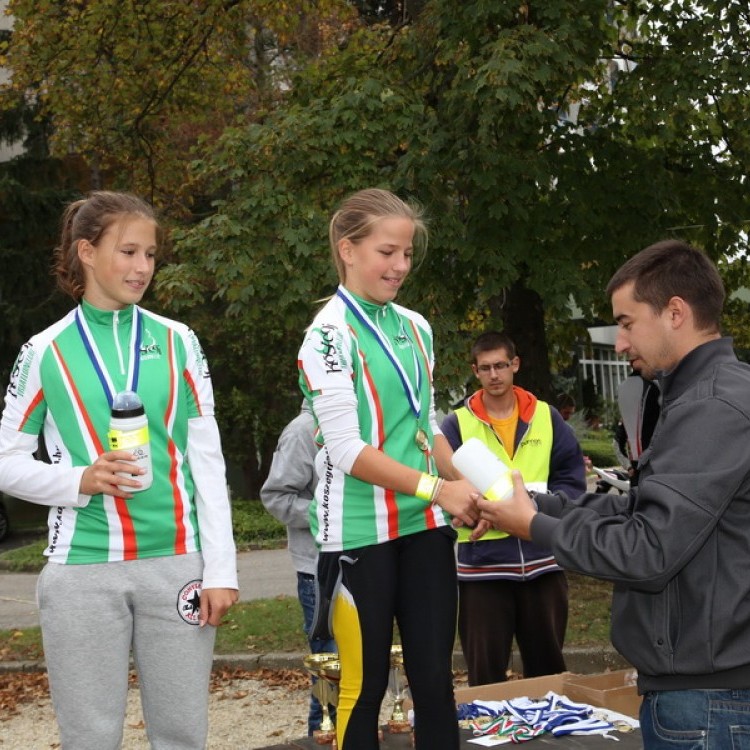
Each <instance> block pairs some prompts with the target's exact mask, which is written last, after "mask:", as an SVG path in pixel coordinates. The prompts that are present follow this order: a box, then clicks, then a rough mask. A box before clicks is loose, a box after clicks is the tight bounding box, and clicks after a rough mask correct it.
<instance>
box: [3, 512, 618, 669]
mask: <svg viewBox="0 0 750 750" xmlns="http://www.w3.org/2000/svg"><path fill="white" fill-rule="evenodd" d="M233 517H234V526H235V539H236V541H237V546H238V548H239V549H243V550H247V549H258V548H273V547H279V546H283V544H284V540H285V539H286V532H285V529H284V527H283V526H282V525H281V524H280V523H278V522H277V521H276V520H275V519H273V518H272V517H271V516H269V514H268V513H266V511H265V509H264V508H263V506H262V505H261V504H260V503H258V502H247V501H235V503H234V507H233ZM44 546H45V542H44V541H43V540H38V541H34V542H32V543H31V544H28V545H26V546H24V547H19V548H17V549H14V550H9V551H7V552H4V553H2V555H0V559H2V560H3V561H4V562H5V563H6V565H7V566H10V567H11V569H12V570H26V571H36V570H39V569H40V568H41V566H42V565H43V563H44V558H43V556H42V550H43V549H44ZM568 581H569V585H570V593H569V601H570V614H569V619H568V631H567V635H566V641H565V642H566V644H567V645H568V646H590V645H599V646H601V645H606V644H608V643H609V611H610V600H611V592H612V586H611V584H608V583H604V582H602V581H597V580H594V579H592V578H587V577H585V576H579V575H576V574H573V573H569V574H568ZM305 650H307V641H306V639H305V636H304V634H303V632H302V610H301V608H300V605H299V602H298V601H297V599H296V598H294V597H288V596H279V597H274V598H272V599H257V600H254V601H250V602H240V603H239V604H237V605H235V606H234V607H232V609H231V610H230V611H229V613H228V614H227V616H226V617H225V618H224V622H223V624H222V626H221V627H220V628H219V632H218V634H217V639H216V653H219V654H232V653H268V652H279V651H280V652H284V651H287V652H303V651H305ZM41 658H43V653H42V645H41V634H40V631H39V628H28V629H25V630H0V661H24V660H39V659H41Z"/></svg>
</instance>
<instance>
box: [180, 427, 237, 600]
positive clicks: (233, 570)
mask: <svg viewBox="0 0 750 750" xmlns="http://www.w3.org/2000/svg"><path fill="white" fill-rule="evenodd" d="M187 459H188V463H189V464H190V472H191V473H192V475H193V481H194V482H195V508H196V512H197V513H198V529H199V532H200V538H201V550H202V552H203V564H204V569H203V588H204V589H210V588H222V589H239V584H238V581H237V552H236V549H235V545H234V537H233V536H232V508H231V505H230V504H229V493H228V491H227V482H226V467H225V464H224V456H223V454H222V452H221V438H220V436H219V428H218V426H217V424H216V420H215V419H214V418H213V417H197V418H195V419H190V420H188V449H187Z"/></svg>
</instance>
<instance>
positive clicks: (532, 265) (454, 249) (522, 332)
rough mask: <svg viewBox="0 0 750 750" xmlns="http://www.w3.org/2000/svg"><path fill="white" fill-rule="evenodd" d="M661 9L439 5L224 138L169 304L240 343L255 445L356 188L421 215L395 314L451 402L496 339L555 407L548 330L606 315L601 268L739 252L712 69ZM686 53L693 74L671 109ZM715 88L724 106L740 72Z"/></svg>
mask: <svg viewBox="0 0 750 750" xmlns="http://www.w3.org/2000/svg"><path fill="white" fill-rule="evenodd" d="M673 5H674V6H675V14H674V15H672V16H669V15H667V11H666V10H664V9H663V8H662V7H661V6H660V5H657V4H647V3H642V4H634V3H628V4H627V7H625V5H624V4H620V5H619V6H617V7H613V6H612V5H611V4H610V3H608V2H605V0H586V1H585V2H582V1H578V0H577V1H576V2H573V1H572V0H570V1H568V0H554V1H552V0H549V1H548V2H545V3H539V4H522V5H521V6H520V8H519V5H518V4H517V3H514V2H495V3H485V2H479V1H477V2H466V3H461V4H456V3H452V2H447V0H446V1H442V0H433V1H432V2H428V3H426V4H425V5H424V7H423V9H422V11H421V13H420V14H419V15H418V17H417V18H416V19H415V20H413V21H412V22H411V23H409V24H406V25H404V24H401V23H399V24H398V25H396V26H390V25H388V24H377V23H375V24H372V25H370V26H368V27H367V28H365V29H362V30H360V31H359V32H358V33H356V34H352V35H351V36H349V37H348V38H347V39H346V43H345V44H342V45H341V49H340V50H339V51H338V52H336V53H335V54H331V55H329V56H327V57H326V58H325V59H321V60H316V61H315V63H314V64H313V65H310V66H308V67H307V68H305V69H302V70H300V71H299V73H298V75H297V76H296V77H295V78H293V79H292V84H293V85H292V89H291V91H290V94H289V96H288V98H287V100H286V101H285V102H284V106H283V107H280V108H278V109H277V110H276V111H275V112H273V113H271V114H270V115H269V117H268V118H266V119H265V120H264V121H263V122H261V123H253V124H251V125H248V126H246V127H240V128H237V129H232V130H230V131H226V132H225V134H224V137H223V138H222V140H221V143H220V146H219V148H217V150H216V151H215V153H214V154H212V155H210V156H207V157H206V158H205V159H204V160H202V161H201V162H200V165H199V166H200V170H201V176H202V177H204V178H205V177H206V176H208V175H210V176H212V177H213V178H214V179H215V180H216V182H215V189H217V190H218V189H219V187H220V186H222V185H223V186H229V188H228V189H227V190H226V191H225V194H224V198H223V199H222V200H221V201H220V202H219V203H217V204H216V214H215V215H213V216H211V217H210V218H209V219H207V220H206V221H205V222H203V223H202V224H201V225H200V226H198V227H196V228H195V229H193V230H192V231H190V232H189V233H187V234H185V235H184V236H183V237H182V238H181V239H180V241H179V242H178V253H177V258H178V260H179V261H180V262H179V263H178V264H176V265H175V266H173V267H171V268H170V269H168V270H167V273H166V275H165V277H164V278H163V280H162V281H163V284H162V287H161V289H162V292H163V293H164V294H165V298H167V299H169V300H170V304H175V303H177V302H178V300H179V301H180V303H181V304H195V303H197V302H199V300H200V298H201V297H202V296H203V295H204V294H205V293H208V294H209V295H211V296H212V299H213V300H214V303H216V304H220V306H221V309H222V310H224V311H225V312H226V315H227V316H228V317H229V319H230V320H233V321H234V322H233V323H232V324H231V325H232V326H244V327H243V328H242V330H243V333H244V336H245V338H243V339H242V340H239V339H235V344H234V346H235V347H236V349H233V352H234V356H236V357H237V359H238V361H241V362H243V363H244V366H245V368H246V372H245V374H244V376H243V373H240V372H237V373H234V374H233V375H232V376H231V377H232V379H233V380H234V382H236V383H240V382H244V383H245V385H244V386H242V387H241V388H240V391H241V392H242V393H243V394H244V396H243V397H244V398H246V399H248V400H253V401H256V402H257V404H256V405H255V406H250V405H249V404H248V407H249V411H251V412H252V413H254V414H256V415H258V414H263V415H264V417H265V412H266V411H267V410H266V409H264V407H263V404H262V402H263V399H264V397H263V396H262V395H261V394H266V395H265V398H266V399H268V398H269V395H270V394H273V398H272V400H271V401H268V400H267V401H266V404H267V405H270V404H271V403H273V404H278V408H279V412H278V417H279V421H278V424H271V420H273V416H271V415H269V420H268V421H265V420H264V422H263V425H262V426H261V427H260V432H256V433H255V434H256V435H259V436H260V434H261V432H262V431H263V430H265V429H270V430H271V432H272V433H275V432H278V428H279V426H280V424H283V422H284V421H286V419H287V418H289V417H290V416H291V414H292V413H293V411H294V409H296V401H295V399H294V397H293V394H294V390H293V383H294V380H295V372H294V360H295V353H296V348H297V346H298V344H299V341H300V338H301V331H302V329H303V327H304V325H305V324H306V322H307V321H309V319H310V317H311V316H312V313H313V308H314V305H313V304H311V301H312V300H316V299H319V298H321V297H323V296H325V295H326V294H329V293H331V292H332V291H333V288H334V284H335V279H334V278H333V276H332V272H331V270H330V268H329V263H328V260H327V251H326V250H325V247H324V246H325V236H326V232H325V217H326V216H327V215H328V214H329V213H330V211H331V210H332V208H333V206H334V205H335V204H336V202H337V201H338V200H339V199H340V198H341V197H342V196H343V195H344V194H346V193H348V192H351V191H353V190H356V189H358V188H360V187H362V186H365V185H382V186H386V187H390V188H392V189H395V190H396V191H398V192H399V193H401V194H402V195H404V196H413V197H416V198H418V199H419V200H420V201H421V202H422V203H423V204H424V205H425V206H426V208H427V214H428V216H429V217H430V220H431V227H432V241H431V249H430V251H429V253H428V255H427V257H426V258H425V259H424V260H423V261H422V262H421V264H420V265H419V268H418V269H417V270H416V271H415V273H414V274H413V275H412V278H411V282H410V283H409V284H408V285H407V287H406V288H405V289H404V290H403V292H402V297H401V299H402V300H403V301H404V302H405V303H406V304H411V305H413V306H415V307H416V308H418V309H420V310H421V311H423V312H424V313H426V314H427V316H428V318H430V319H431V320H432V321H433V324H434V327H435V330H436V338H437V344H438V350H439V352H440V355H441V358H440V363H439V370H438V385H439V387H440V391H441V394H442V396H443V399H444V400H443V403H445V402H446V401H447V400H448V399H449V397H450V393H451V389H455V388H456V387H457V385H459V384H460V383H461V382H463V380H464V379H465V376H466V372H467V368H466V363H465V362H466V354H467V346H468V342H467V334H470V333H472V332H474V331H476V330H477V328H479V327H487V326H497V327H502V328H506V329H507V330H508V331H509V332H510V333H511V335H513V336H514V338H515V339H516V340H517V342H518V344H519V347H520V349H521V352H522V354H523V356H524V362H525V366H524V369H523V370H522V373H524V374H525V376H526V377H525V383H526V384H530V385H531V386H532V388H533V389H534V390H536V391H537V392H538V393H540V394H541V395H546V396H548V397H550V396H551V395H552V392H551V389H550V377H549V371H550V367H549V361H548V354H547V352H548V348H549V347H548V342H547V341H546V333H547V331H548V330H550V325H549V321H550V320H553V321H558V320H560V319H562V320H565V319H567V317H568V316H569V305H570V300H571V299H573V300H574V301H575V302H576V303H577V304H578V305H579V306H581V307H582V309H584V310H586V311H589V312H590V314H592V315H593V314H596V313H597V312H598V313H599V314H601V315H603V316H606V315H607V313H605V310H606V308H607V301H606V300H604V299H603V295H602V292H601V290H602V289H603V286H604V284H605V283H606V280H607V278H608V277H609V275H610V274H611V273H612V271H613V270H614V269H615V268H616V267H617V266H618V265H619V264H620V263H621V262H622V260H623V259H624V258H625V257H627V256H628V255H630V254H632V253H633V252H635V251H636V250H638V249H640V248H641V247H643V246H645V245H646V244H649V243H650V242H653V241H656V240H658V239H662V238H663V237H664V236H668V235H671V234H675V233H677V231H678V230H676V229H675V227H680V226H686V225H693V224H700V225H701V226H702V227H703V229H702V231H701V233H700V234H698V235H697V236H694V237H691V238H690V239H692V240H693V241H695V242H697V243H698V244H700V245H701V246H703V247H705V248H706V249H707V250H708V251H709V252H710V253H712V255H713V256H714V257H717V256H718V251H719V249H727V248H734V249H736V248H740V247H741V235H740V234H739V231H738V230H739V228H740V224H739V217H740V216H742V214H743V212H744V211H745V210H746V208H747V202H746V198H745V197H744V196H743V194H742V191H741V190H740V186H739V182H740V179H739V178H740V176H741V174H742V171H741V170H742V167H741V164H740V162H739V161H738V160H735V159H728V158H717V154H716V150H715V149H716V147H717V145H719V144H720V142H721V137H720V132H721V129H720V128H719V127H718V124H719V121H718V119H717V112H718V110H717V109H715V108H711V107H708V106H705V107H704V108H700V107H697V106H696V101H697V99H696V97H697V94H698V93H699V92H701V91H702V90H703V89H704V87H705V82H704V75H705V73H706V71H707V70H709V69H710V68H711V65H712V60H713V56H714V55H713V53H714V50H713V47H712V45H711V44H710V43H709V42H707V41H705V40H703V39H702V37H701V30H700V28H697V27H692V28H691V29H690V33H689V34H688V31H687V30H683V31H680V32H679V33H678V31H679V30H680V28H681V26H680V24H681V23H682V20H681V17H680V15H679V12H678V9H677V6H678V5H679V4H673ZM670 24H671V26H670V28H672V27H673V28H674V30H675V35H674V36H672V37H669V38H666V37H665V35H664V28H665V25H670ZM730 25H731V24H730ZM742 28H744V27H742ZM703 31H705V29H703ZM725 31H727V29H724V28H723V27H722V28H721V29H718V27H717V30H716V32H715V33H716V34H718V33H719V32H721V33H724V32H725ZM729 31H731V29H729ZM628 34H631V35H632V38H631V36H627V35H628ZM686 34H687V35H688V38H687V39H684V38H683V36H684V35H686ZM734 36H735V39H734V41H735V42H738V43H739V42H740V41H741V39H740V37H741V33H739V31H738V30H737V29H735V32H734ZM626 40H627V44H626ZM698 41H701V42H702V43H701V44H700V45H698ZM685 48H687V49H689V50H690V51H691V54H693V55H695V58H696V60H695V62H694V65H692V66H689V67H688V71H689V72H690V80H688V81H682V82H681V85H680V87H679V88H678V90H677V92H675V88H674V86H672V85H671V82H672V81H673V79H674V71H675V65H676V64H678V61H680V60H681V59H682V58H683V57H684V54H685ZM636 57H637V58H638V62H639V64H638V66H637V67H636V68H635V73H633V72H631V73H629V74H627V75H624V74H621V75H619V76H618V77H617V78H616V85H614V86H613V85H612V84H613V80H614V79H615V77H614V76H613V74H612V73H613V66H614V65H615V64H619V65H620V66H621V67H625V65H626V64H631V67H632V62H633V60H634V59H635V58H636ZM722 75H724V76H725V77H726V78H727V80H728V85H729V86H730V88H733V89H738V82H739V80H740V78H739V70H737V69H734V66H729V67H728V68H727V70H726V71H724V73H723V74H722ZM700 101H701V102H703V103H704V104H709V103H711V104H713V100H712V101H711V102H709V101H708V100H707V99H706V97H704V98H703V99H700ZM737 106H738V105H737V104H735V109H734V110H733V112H736V111H737ZM732 122H733V120H732ZM727 127H729V125H728V124H727V123H725V124H724V125H723V129H724V132H726V130H727ZM222 258H224V259H226V258H228V259H230V262H229V264H228V265H227V266H225V267H222V266H221V260H222ZM269 311H272V313H271V315H269ZM295 332H296V333H295ZM258 351H260V352H263V357H261V359H260V360H259V359H258V355H257V352H258ZM269 351H272V352H273V353H274V358H275V366H274V367H273V368H272V377H271V378H270V381H269V386H268V388H266V387H264V386H263V383H264V382H265V381H264V378H267V377H268V372H267V361H268V360H267V353H268V352H269ZM264 368H265V369H264ZM235 377H236V378H237V380H235ZM243 377H244V381H243V380H242V379H243ZM280 384H283V385H281V386H280ZM280 388H281V391H283V394H284V398H285V399H286V402H284V399H282V401H281V402H279V401H277V400H276V397H277V396H278V395H279V389H280ZM287 394H288V395H287ZM284 403H286V405H284ZM259 440H260V442H261V443H262V442H263V438H262V437H259Z"/></svg>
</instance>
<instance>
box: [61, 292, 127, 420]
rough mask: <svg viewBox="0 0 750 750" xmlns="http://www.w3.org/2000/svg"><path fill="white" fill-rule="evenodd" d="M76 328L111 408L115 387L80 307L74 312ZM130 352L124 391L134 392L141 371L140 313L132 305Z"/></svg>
mask: <svg viewBox="0 0 750 750" xmlns="http://www.w3.org/2000/svg"><path fill="white" fill-rule="evenodd" d="M76 326H77V327H78V333H79V334H80V335H81V339H82V341H83V345H84V347H85V348H86V353H87V354H88V355H89V359H90V360H91V364H92V365H93V366H94V370H95V371H96V374H97V377H98V378H99V382H100V383H101V384H102V389H103V390H104V395H105V396H106V398H107V403H109V406H110V408H112V402H113V401H114V398H115V386H114V384H113V383H112V380H111V378H110V377H109V373H108V372H107V366H106V365H105V364H104V360H103V359H102V355H101V353H100V352H99V348H98V347H97V345H96V341H94V337H93V335H92V333H91V331H90V329H89V326H88V323H87V322H86V318H85V316H84V314H83V310H82V308H81V306H80V305H79V306H78V309H77V310H76ZM130 350H131V352H132V354H131V356H130V361H129V362H128V379H127V386H126V389H127V390H129V391H135V390H137V388H138V376H139V374H140V369H141V358H140V356H139V355H140V351H141V312H140V310H139V309H138V306H137V305H133V320H132V323H131V330H130Z"/></svg>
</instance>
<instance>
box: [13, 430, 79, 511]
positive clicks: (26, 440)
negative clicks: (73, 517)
mask: <svg viewBox="0 0 750 750" xmlns="http://www.w3.org/2000/svg"><path fill="white" fill-rule="evenodd" d="M38 445H39V439H38V437H37V436H36V435H31V434H29V433H26V432H18V431H17V430H14V429H12V428H11V427H8V426H6V425H5V424H0V490H2V491H3V492H5V493H7V494H8V495H11V496H12V497H17V498H19V499H21V500H26V501H27V502H30V503H36V504H37V505H49V506H57V505H61V506H64V507H68V508H85V507H86V506H87V505H88V504H89V501H90V500H91V495H82V494H80V493H79V491H78V490H79V488H80V486H81V477H82V476H83V472H84V471H85V470H86V469H87V468H88V467H86V466H62V465H59V464H48V463H45V462H44V461H39V460H38V459H36V458H34V455H33V454H34V452H35V451H36V449H37V447H38Z"/></svg>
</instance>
